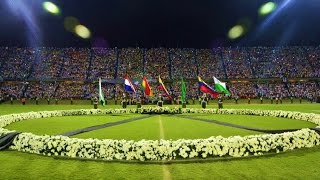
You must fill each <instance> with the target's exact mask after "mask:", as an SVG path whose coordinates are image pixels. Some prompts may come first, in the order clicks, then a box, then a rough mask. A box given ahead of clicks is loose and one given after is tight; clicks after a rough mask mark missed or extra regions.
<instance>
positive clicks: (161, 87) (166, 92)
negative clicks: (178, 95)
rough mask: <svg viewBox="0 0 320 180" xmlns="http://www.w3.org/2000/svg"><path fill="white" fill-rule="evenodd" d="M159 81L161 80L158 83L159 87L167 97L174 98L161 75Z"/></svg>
mask: <svg viewBox="0 0 320 180" xmlns="http://www.w3.org/2000/svg"><path fill="white" fill-rule="evenodd" d="M158 82H159V85H158V87H159V89H160V90H161V91H162V92H163V94H164V95H165V96H166V97H168V98H169V99H170V100H172V97H171V96H170V94H169V92H168V91H167V89H166V87H165V86H164V84H163V82H162V80H161V77H160V76H159V78H158Z"/></svg>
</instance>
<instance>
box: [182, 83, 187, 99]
mask: <svg viewBox="0 0 320 180" xmlns="http://www.w3.org/2000/svg"><path fill="white" fill-rule="evenodd" d="M186 93H187V88H186V83H185V82H184V81H183V78H181V101H182V103H184V102H186Z"/></svg>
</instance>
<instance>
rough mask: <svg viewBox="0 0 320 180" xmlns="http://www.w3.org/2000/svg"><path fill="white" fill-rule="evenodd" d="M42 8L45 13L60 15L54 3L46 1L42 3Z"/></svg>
mask: <svg viewBox="0 0 320 180" xmlns="http://www.w3.org/2000/svg"><path fill="white" fill-rule="evenodd" d="M42 7H43V9H44V10H46V11H47V12H49V13H51V14H53V15H59V14H60V9H59V7H58V6H57V5H55V4H54V3H52V2H50V1H46V2H43V3H42Z"/></svg>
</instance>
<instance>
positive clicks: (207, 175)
mask: <svg viewBox="0 0 320 180" xmlns="http://www.w3.org/2000/svg"><path fill="white" fill-rule="evenodd" d="M216 106H217V105H216V104H215V103H211V104H210V105H209V107H211V108H216ZM170 107H175V106H174V105H172V106H170ZM188 107H193V108H199V105H190V106H188ZM88 108H92V106H91V105H85V103H78V104H76V105H67V103H65V104H63V103H62V104H61V105H26V106H22V105H20V104H14V105H9V104H4V105H0V114H1V115H3V114H11V113H20V112H29V111H44V110H62V109H88ZM100 108H120V106H119V105H118V106H117V105H110V106H106V107H100ZM129 108H135V106H129ZM225 108H243V109H266V110H287V111H300V112H309V113H320V104H309V103H303V104H290V103H286V104H258V103H253V104H246V103H240V104H234V103H225ZM140 116H148V115H140V114H122V115H92V116H70V117H54V118H43V119H33V120H27V121H22V122H18V123H14V124H11V125H9V126H7V127H6V128H7V129H11V130H17V131H20V132H32V133H34V134H39V135H41V134H49V135H57V134H62V133H66V132H71V131H74V130H77V129H81V128H85V127H90V126H94V125H100V124H105V123H111V122H117V121H122V120H126V119H131V118H135V117H140ZM188 117H195V118H201V119H205V120H217V121H221V122H226V123H232V124H236V125H241V126H246V127H253V128H259V129H268V130H274V129H300V128H312V127H315V126H316V125H315V124H312V123H308V122H304V121H299V120H291V119H284V118H276V117H258V116H246V115H207V114H192V115H188ZM259 133H260V132H256V131H249V130H243V129H237V128H232V127H226V126H222V125H217V124H214V123H208V122H201V121H193V120H190V119H188V118H185V117H183V116H180V115H176V116H171V115H155V116H150V117H146V118H144V119H141V120H138V121H133V122H128V123H124V124H120V125H116V126H112V127H107V128H103V129H99V130H95V131H90V132H87V133H82V134H78V135H74V136H72V137H77V138H98V139H128V140H129V139H130V140H131V139H132V140H140V139H181V138H184V139H195V138H208V137H210V136H217V135H222V136H224V137H228V136H234V135H240V136H245V135H250V134H259ZM319 157H320V147H314V148H310V149H300V150H294V151H290V152H286V153H282V154H277V155H272V156H270V155H268V156H261V157H253V158H241V159H222V160H209V161H204V162H202V161H200V162H196V161H192V162H173V163H171V164H146V163H120V162H105V161H92V160H77V159H63V158H54V157H45V156H41V155H34V154H27V153H22V152H17V151H11V150H5V151H0V161H1V164H2V165H1V167H2V168H1V171H0V177H1V179H89V178H92V179H144V178H146V179H215V178H216V179H217V178H219V179H220V178H228V179H239V178H245V179H257V178H261V179H318V177H319V176H320V173H319V167H320V162H319V161H318V158H319Z"/></svg>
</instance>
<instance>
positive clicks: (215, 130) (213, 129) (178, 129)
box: [158, 115, 260, 139]
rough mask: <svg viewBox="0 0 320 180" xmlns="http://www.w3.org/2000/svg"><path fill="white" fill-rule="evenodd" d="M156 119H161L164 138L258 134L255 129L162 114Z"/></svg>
mask: <svg viewBox="0 0 320 180" xmlns="http://www.w3.org/2000/svg"><path fill="white" fill-rule="evenodd" d="M158 119H159V120H160V121H162V124H163V129H164V136H165V139H198V138H208V137H210V136H219V135H222V136H223V137H229V136H236V135H240V136H245V135H252V134H260V133H259V132H255V131H248V130H242V129H237V128H232V127H226V126H222V125H217V124H211V123H207V122H201V121H193V120H189V119H185V118H181V117H174V116H172V117H168V116H163V115H162V116H159V117H158Z"/></svg>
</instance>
